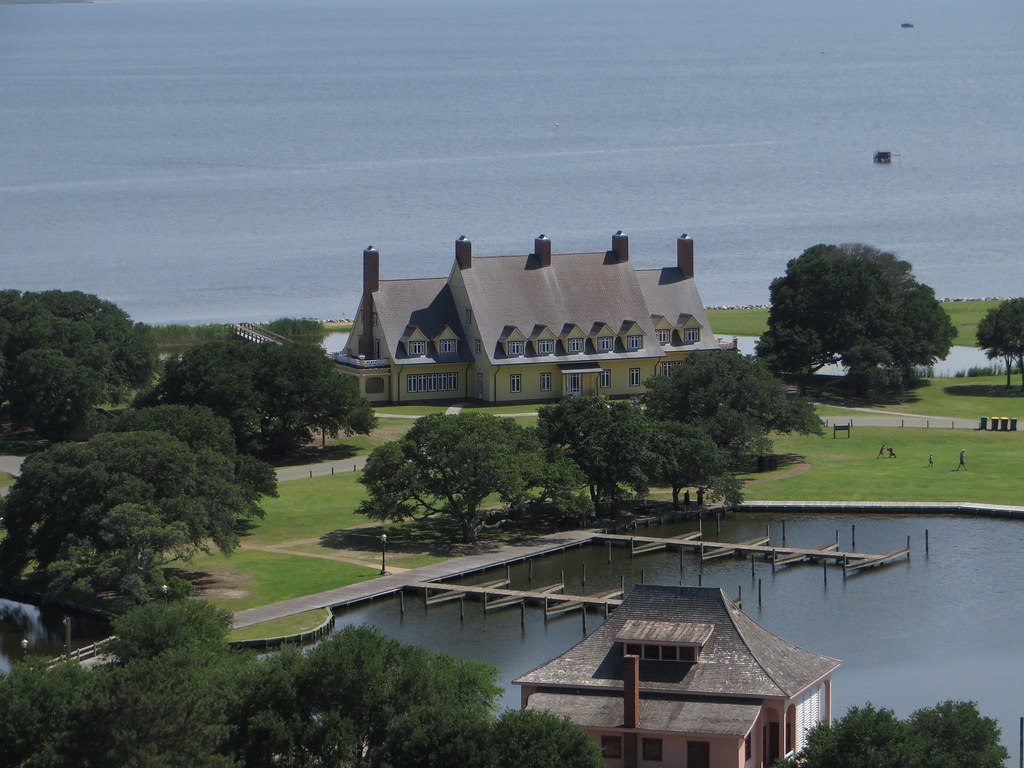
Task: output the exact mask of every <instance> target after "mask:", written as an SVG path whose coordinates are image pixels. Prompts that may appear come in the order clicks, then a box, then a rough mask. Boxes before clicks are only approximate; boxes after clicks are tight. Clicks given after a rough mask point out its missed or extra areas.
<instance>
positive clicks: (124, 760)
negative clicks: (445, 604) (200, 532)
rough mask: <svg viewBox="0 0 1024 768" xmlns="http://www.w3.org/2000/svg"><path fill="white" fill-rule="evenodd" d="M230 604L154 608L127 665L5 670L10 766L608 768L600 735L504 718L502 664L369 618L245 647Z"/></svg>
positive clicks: (123, 659) (134, 634) (122, 633)
mask: <svg viewBox="0 0 1024 768" xmlns="http://www.w3.org/2000/svg"><path fill="white" fill-rule="evenodd" d="M226 624H227V618H226V616H225V615H224V613H223V611H220V610H218V609H216V608H214V607H213V606H210V605H208V604H203V603H201V602H197V601H192V600H187V601H181V602H176V603H171V604H170V605H167V606H165V605H163V604H160V603H153V604H150V605H147V606H142V607H141V608H139V609H136V610H135V611H132V612H130V613H129V614H126V615H125V616H124V617H122V619H120V620H118V622H117V625H116V631H117V637H118V641H117V644H116V645H114V646H113V649H112V650H113V651H114V660H115V661H114V663H111V664H107V665H102V666H99V667H95V668H92V669H85V668H83V667H80V666H79V665H78V664H75V663H73V662H66V663H61V664H58V665H57V666H56V667H55V668H53V669H48V668H47V666H46V664H45V663H42V661H41V660H39V661H31V660H30V661H29V662H27V663H26V662H17V663H16V664H15V668H14V670H13V671H12V672H11V673H10V674H7V675H0V743H2V744H3V745H4V757H3V759H2V760H0V762H3V764H4V765H8V764H10V765H19V766H26V768H44V767H45V768H94V767H95V768H99V767H100V766H115V765H116V766H128V765H136V766H143V765H144V766H147V767H148V766H153V768H179V767H181V768H184V766H188V767H189V768H192V767H193V766H196V767H198V768H227V767H228V766H245V768H309V766H338V768H449V766H453V765H458V766H465V768H513V766H514V768H549V767H553V766H558V768H600V766H602V765H603V764H604V763H603V761H602V759H601V757H600V751H599V750H598V748H597V746H596V744H595V743H594V741H593V740H592V739H591V738H590V737H588V736H587V735H585V734H584V733H583V732H582V731H581V730H580V729H579V728H577V727H576V726H575V725H573V724H572V723H570V722H568V721H566V720H561V719H558V718H555V717H552V716H550V715H546V714H541V713H535V712H506V713H503V714H502V715H500V716H499V717H495V714H494V713H495V709H496V706H495V703H496V699H497V696H498V695H499V693H500V689H499V688H498V687H497V685H496V684H495V681H496V675H497V670H495V669H494V668H493V667H491V666H490V665H488V664H485V663H483V662H479V661H473V660H466V659H459V658H456V657H454V656H451V655H449V654H444V653H431V652H429V651H427V650H425V649H424V648H422V647H419V646H411V645H405V644H403V643H400V642H399V641H397V640H394V639H392V638H389V637H386V636H384V635H383V634H381V633H380V632H379V631H377V630H375V629H372V628H369V627H345V628H342V629H339V630H337V631H336V632H334V633H332V634H331V635H330V636H329V637H327V638H326V639H325V640H324V641H323V642H321V643H320V644H318V645H317V646H316V647H314V648H311V649H309V650H308V652H303V651H302V650H300V649H297V648H294V647H288V648H283V649H282V650H280V651H279V652H277V653H274V654H271V655H267V656H257V655H256V654H250V653H241V652H234V651H230V650H229V649H228V647H227V644H226V643H225V642H224V632H225V629H226Z"/></svg>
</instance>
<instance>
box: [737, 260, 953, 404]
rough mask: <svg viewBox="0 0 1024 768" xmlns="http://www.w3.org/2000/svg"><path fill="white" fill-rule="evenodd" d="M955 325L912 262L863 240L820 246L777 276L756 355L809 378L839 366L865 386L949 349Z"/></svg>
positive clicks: (900, 374)
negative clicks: (878, 375) (878, 373)
mask: <svg viewBox="0 0 1024 768" xmlns="http://www.w3.org/2000/svg"><path fill="white" fill-rule="evenodd" d="M955 337H956V329H955V328H954V327H953V324H952V322H951V321H950V319H949V316H948V315H947V314H946V313H945V312H944V311H943V309H942V307H941V305H940V304H939V303H938V301H937V300H936V299H935V292H934V291H933V290H932V289H931V288H929V287H928V286H926V285H922V284H920V283H918V282H917V280H915V279H914V276H913V272H912V269H911V266H910V264H909V263H908V262H906V261H902V260H900V259H898V258H897V257H896V256H895V255H894V254H892V253H889V252H886V251H879V250H877V249H875V248H872V247H870V246H866V245H863V244H860V243H853V244H843V245H824V244H822V245H815V246H813V247H811V248H808V249H807V250H806V251H804V252H803V254H801V255H800V256H799V257H798V258H796V259H793V260H792V261H790V262H789V264H787V265H786V274H785V275H783V276H782V277H778V278H776V279H775V280H773V281H772V285H771V308H770V309H769V312H768V330H767V331H766V332H765V333H764V334H763V335H762V336H761V338H760V340H759V341H758V345H757V354H758V356H759V357H761V358H763V359H764V360H766V361H767V362H768V364H769V366H770V367H771V368H772V370H774V371H777V372H779V373H791V374H800V375H802V376H803V377H805V378H806V377H808V376H810V375H811V374H814V373H816V372H817V371H819V370H821V369H822V368H824V367H825V366H828V365H834V364H839V365H843V366H845V367H846V368H847V370H848V375H849V376H850V377H851V379H852V380H855V381H857V382H858V385H859V388H861V389H863V388H864V386H865V383H866V382H867V380H868V378H869V376H870V374H871V373H872V372H873V371H875V370H879V369H881V370H884V371H887V372H889V373H892V374H895V375H896V376H897V377H899V378H901V379H904V380H905V379H906V378H908V377H909V376H911V375H912V372H913V368H914V366H918V365H931V364H932V363H934V362H935V361H936V360H939V359H941V358H943V357H945V356H946V355H947V354H948V353H949V349H950V346H951V345H952V343H953V339H954V338H955Z"/></svg>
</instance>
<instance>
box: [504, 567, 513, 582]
mask: <svg viewBox="0 0 1024 768" xmlns="http://www.w3.org/2000/svg"><path fill="white" fill-rule="evenodd" d="M505 578H506V579H508V580H509V581H512V566H511V565H509V564H508V563H505Z"/></svg>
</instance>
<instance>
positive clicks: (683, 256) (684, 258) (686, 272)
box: [676, 234, 693, 277]
mask: <svg viewBox="0 0 1024 768" xmlns="http://www.w3.org/2000/svg"><path fill="white" fill-rule="evenodd" d="M676 266H678V267H679V271H680V272H682V273H683V277H693V240H691V239H690V237H689V235H685V234H683V235H680V236H679V239H678V240H676Z"/></svg>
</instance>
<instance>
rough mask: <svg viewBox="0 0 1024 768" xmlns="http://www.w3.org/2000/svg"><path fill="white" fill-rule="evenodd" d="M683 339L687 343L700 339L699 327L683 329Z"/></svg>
mask: <svg viewBox="0 0 1024 768" xmlns="http://www.w3.org/2000/svg"><path fill="white" fill-rule="evenodd" d="M683 339H684V340H685V341H686V343H687V344H692V343H693V342H695V341H700V328H687V329H686V330H684V331H683Z"/></svg>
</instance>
